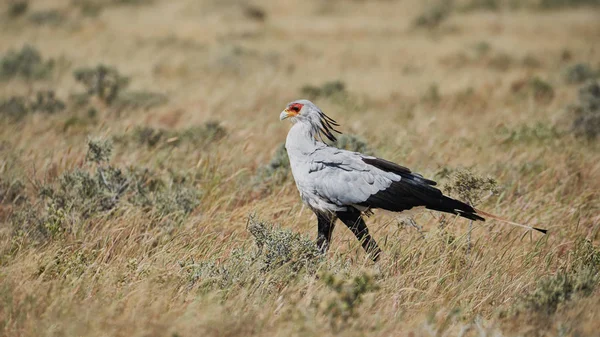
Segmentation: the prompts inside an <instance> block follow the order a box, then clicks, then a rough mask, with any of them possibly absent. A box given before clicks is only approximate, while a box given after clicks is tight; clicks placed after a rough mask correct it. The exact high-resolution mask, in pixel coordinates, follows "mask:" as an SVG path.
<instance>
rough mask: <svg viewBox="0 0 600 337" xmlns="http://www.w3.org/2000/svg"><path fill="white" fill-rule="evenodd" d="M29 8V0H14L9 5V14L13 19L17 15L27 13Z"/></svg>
mask: <svg viewBox="0 0 600 337" xmlns="http://www.w3.org/2000/svg"><path fill="white" fill-rule="evenodd" d="M28 8H29V3H28V2H27V1H13V2H12V3H11V4H10V5H9V6H8V16H9V17H10V18H13V19H14V18H17V17H19V16H22V15H23V14H25V12H27V9H28Z"/></svg>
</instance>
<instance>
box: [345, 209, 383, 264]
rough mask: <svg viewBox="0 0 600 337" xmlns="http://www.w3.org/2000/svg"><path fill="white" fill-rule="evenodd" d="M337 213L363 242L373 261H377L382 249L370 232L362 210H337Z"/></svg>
mask: <svg viewBox="0 0 600 337" xmlns="http://www.w3.org/2000/svg"><path fill="white" fill-rule="evenodd" d="M336 215H337V216H338V218H339V219H340V220H342V222H343V223H344V224H345V225H346V226H348V228H349V229H350V230H351V231H352V233H354V235H355V236H356V238H357V239H358V241H360V243H361V244H362V247H363V249H364V250H365V251H366V252H367V254H369V256H370V257H371V258H372V259H373V261H375V262H377V260H378V259H379V256H380V255H381V249H379V246H377V242H375V240H374V239H373V238H372V237H371V234H369V229H368V228H367V224H365V221H364V220H363V218H362V216H361V214H360V212H359V211H358V210H348V211H345V212H337V213H336Z"/></svg>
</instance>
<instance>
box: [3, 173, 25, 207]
mask: <svg viewBox="0 0 600 337" xmlns="http://www.w3.org/2000/svg"><path fill="white" fill-rule="evenodd" d="M25 201H27V196H26V195H25V185H24V184H23V183H22V182H21V180H18V179H16V180H14V181H7V180H4V179H3V178H2V177H0V205H2V204H5V205H6V204H12V205H20V204H22V203H23V202H25Z"/></svg>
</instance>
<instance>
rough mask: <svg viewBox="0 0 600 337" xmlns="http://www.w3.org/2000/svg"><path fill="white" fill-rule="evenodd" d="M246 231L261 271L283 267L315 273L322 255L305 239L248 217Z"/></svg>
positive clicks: (310, 241)
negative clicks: (250, 236)
mask: <svg viewBox="0 0 600 337" xmlns="http://www.w3.org/2000/svg"><path fill="white" fill-rule="evenodd" d="M248 231H249V232H250V234H252V236H253V237H254V241H255V243H256V246H257V247H258V252H257V256H258V257H260V259H261V261H260V264H261V266H262V270H265V271H266V270H272V269H275V268H280V267H282V266H283V265H285V266H286V268H289V269H290V270H291V271H293V272H298V271H299V270H301V269H306V270H309V271H313V272H314V271H316V268H317V266H318V264H319V263H320V261H321V259H320V258H321V256H322V254H321V253H320V251H319V249H318V248H317V245H316V244H315V243H314V242H313V241H312V240H310V239H308V238H307V237H304V236H302V235H300V234H298V233H295V232H292V231H290V230H286V229H279V228H276V227H274V226H272V225H269V224H266V223H265V222H262V221H257V220H256V219H254V218H253V217H250V219H249V223H248Z"/></svg>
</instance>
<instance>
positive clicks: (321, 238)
mask: <svg viewBox="0 0 600 337" xmlns="http://www.w3.org/2000/svg"><path fill="white" fill-rule="evenodd" d="M315 214H317V219H318V221H319V223H318V231H319V232H318V233H317V247H318V248H319V250H320V251H321V253H323V254H325V253H327V249H329V244H330V242H331V234H332V233H333V227H334V225H335V220H337V219H336V217H335V215H333V214H325V213H317V212H315Z"/></svg>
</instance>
